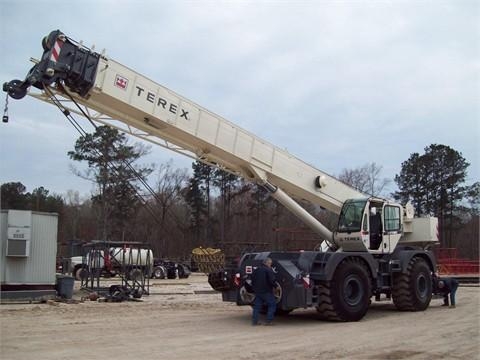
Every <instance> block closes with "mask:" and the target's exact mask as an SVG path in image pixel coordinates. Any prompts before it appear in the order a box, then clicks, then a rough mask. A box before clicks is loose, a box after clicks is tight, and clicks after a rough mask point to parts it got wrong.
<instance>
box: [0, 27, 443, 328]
mask: <svg viewBox="0 0 480 360" xmlns="http://www.w3.org/2000/svg"><path fill="white" fill-rule="evenodd" d="M42 46H43V54H42V57H41V60H39V61H38V62H37V63H36V64H35V65H34V66H33V68H32V69H31V70H30V71H29V72H28V74H27V76H26V78H25V79H24V80H12V81H10V82H8V83H5V84H4V85H3V90H4V91H6V92H7V93H8V95H9V96H10V97H12V98H14V99H20V98H22V97H24V96H25V95H26V94H27V93H29V95H31V96H33V97H35V98H37V99H39V100H42V101H45V102H48V103H51V104H54V105H56V106H57V107H58V108H59V109H60V110H61V111H62V112H63V113H64V114H65V115H66V116H67V117H68V116H72V114H79V115H82V116H86V117H88V118H89V119H90V120H92V121H95V122H99V123H102V124H106V125H109V126H112V127H115V128H118V129H120V130H122V131H124V132H126V133H129V134H131V135H134V136H137V137H139V138H142V139H145V140H148V141H150V142H153V143H156V144H158V145H160V146H164V147H166V148H168V149H170V150H173V151H176V152H179V153H184V154H186V155H188V156H192V157H194V158H197V159H199V160H201V161H203V162H205V163H207V164H211V165H213V166H217V167H221V168H222V169H224V170H227V171H229V172H232V173H234V174H237V175H239V176H242V177H244V178H246V179H248V180H250V181H253V182H255V183H257V184H259V185H261V186H263V187H265V189H267V190H268V191H269V192H270V194H271V196H272V197H274V198H275V199H276V200H278V201H279V202H280V203H281V204H283V205H284V206H285V207H286V208H287V209H289V210H290V211H291V212H292V214H294V215H295V216H297V217H299V218H300V219H301V220H302V221H304V222H305V224H306V225H307V226H309V227H310V228H311V229H312V230H313V231H314V232H316V233H318V234H319V235H320V236H321V237H322V238H323V239H324V240H325V241H324V244H323V246H322V251H302V252H262V253H251V254H245V255H244V256H243V258H242V260H241V263H240V265H239V267H238V268H236V269H225V270H222V271H220V272H218V273H213V274H210V277H209V281H210V284H211V285H212V287H213V288H214V289H216V290H219V291H221V292H222V294H223V299H224V300H225V301H234V302H236V303H237V304H239V305H248V304H250V303H251V300H252V294H251V291H250V288H249V286H248V283H249V277H250V274H251V272H252V270H253V269H254V268H255V267H256V266H259V264H261V262H262V261H263V259H265V258H266V257H270V258H272V259H273V261H274V268H275V271H276V272H277V278H278V281H279V284H280V285H281V289H282V291H281V292H280V293H279V294H278V297H277V301H278V309H279V311H282V312H289V311H291V310H293V309H295V308H305V307H316V308H317V310H318V312H319V314H320V316H321V317H323V318H325V319H330V320H340V321H356V320H359V319H361V318H362V317H363V316H364V315H365V313H366V312H367V310H368V307H369V304H370V300H371V298H372V297H375V299H376V300H379V299H380V296H381V295H382V294H385V295H386V296H387V297H388V298H390V297H393V302H394V303H395V305H396V306H397V308H398V309H400V310H409V311H417V310H424V309H426V308H427V307H428V305H429V303H430V300H431V297H432V276H433V273H434V271H435V268H436V263H435V258H434V256H433V254H432V253H431V252H430V251H429V250H428V247H429V246H431V245H432V244H435V243H436V242H437V219H436V218H414V213H413V207H412V206H411V205H409V204H406V205H405V206H402V205H401V204H397V203H395V202H392V201H390V200H388V199H383V198H378V197H370V196H367V195H365V194H363V193H360V192H358V191H357V190H355V189H353V188H352V187H350V186H347V185H345V184H343V183H342V182H340V181H338V180H337V179H335V178H333V177H332V176H329V175H328V174H326V173H324V172H322V171H320V170H318V169H316V168H315V167H313V166H311V165H309V164H307V163H305V162H303V161H302V160H300V159H298V158H296V157H294V156H293V155H291V154H290V153H288V152H287V151H285V150H283V149H282V148H279V147H276V146H274V145H272V144H270V143H268V142H267V141H265V140H262V139H260V138H259V137H257V136H255V135H253V134H252V133H250V132H248V131H246V130H244V129H242V128H240V127H239V126H237V125H235V124H233V123H231V122H229V121H227V120H225V119H223V118H222V117H220V116H218V115H216V114H214V113H212V112H210V111H209V110H207V109H205V108H203V107H201V106H199V105H197V104H195V103H194V102H192V101H190V100H188V99H186V98H184V97H182V96H180V95H178V94H176V93H174V92H173V91H171V90H169V89H167V88H165V87H163V86H161V85H159V84H157V83H155V82H153V81H152V80H150V79H148V78H146V77H144V76H142V75H141V74H139V73H137V72H135V71H134V70H132V69H130V68H128V67H126V66H124V65H122V64H120V63H118V62H116V61H114V60H112V59H110V58H108V57H107V56H105V54H103V53H102V54H99V53H96V52H94V51H93V50H90V49H88V48H86V47H84V46H83V45H81V44H80V43H77V42H76V41H74V40H72V39H70V38H69V37H67V36H66V35H65V34H63V33H62V32H60V31H59V30H56V31H53V32H51V33H50V34H49V35H48V36H46V37H45V38H44V39H43V41H42ZM31 87H33V88H36V89H39V90H40V92H38V91H37V92H35V91H31V90H33V89H31ZM7 121H8V119H7ZM291 196H294V197H296V198H298V199H304V200H308V201H310V202H312V203H314V204H317V205H319V206H321V207H323V208H325V209H327V210H329V211H331V212H333V213H336V214H339V222H338V226H337V228H336V229H335V230H334V231H330V230H329V229H328V228H327V227H325V226H324V225H323V224H322V223H320V222H319V221H318V220H317V219H316V218H315V217H313V216H312V215H311V214H309V213H308V212H307V211H306V210H305V209H303V208H302V207H301V206H300V205H299V204H298V203H297V202H296V201H295V200H293V199H292V197H291Z"/></svg>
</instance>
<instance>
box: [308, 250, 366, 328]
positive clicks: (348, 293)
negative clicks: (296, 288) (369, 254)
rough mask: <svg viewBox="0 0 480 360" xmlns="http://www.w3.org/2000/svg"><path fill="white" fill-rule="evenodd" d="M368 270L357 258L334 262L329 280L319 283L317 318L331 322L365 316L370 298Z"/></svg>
mask: <svg viewBox="0 0 480 360" xmlns="http://www.w3.org/2000/svg"><path fill="white" fill-rule="evenodd" d="M370 279H371V278H370V274H369V271H368V269H367V268H366V266H365V264H364V263H363V262H362V261H361V260H360V259H355V258H348V259H345V260H344V261H343V262H341V263H340V265H338V267H337V269H336V270H335V274H334V275H333V279H332V280H331V281H326V282H322V283H321V284H320V286H319V304H318V306H317V311H318V313H319V317H320V318H321V319H324V320H333V321H358V320H360V319H361V318H363V317H364V316H365V314H366V313H367V310H368V306H369V303H370V297H371V292H372V290H371V280H370Z"/></svg>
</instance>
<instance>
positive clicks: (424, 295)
mask: <svg viewBox="0 0 480 360" xmlns="http://www.w3.org/2000/svg"><path fill="white" fill-rule="evenodd" d="M392 298H393V303H394V304H395V306H396V307H397V309H399V310H401V311H422V310H425V309H426V308H427V307H428V305H429V304H430V300H432V274H431V270H430V267H429V266H428V264H427V263H426V261H425V260H424V259H423V258H421V257H418V256H417V257H413V258H412V259H411V260H410V261H409V263H408V266H407V271H406V272H405V273H399V274H397V275H396V276H395V277H394V279H393V289H392Z"/></svg>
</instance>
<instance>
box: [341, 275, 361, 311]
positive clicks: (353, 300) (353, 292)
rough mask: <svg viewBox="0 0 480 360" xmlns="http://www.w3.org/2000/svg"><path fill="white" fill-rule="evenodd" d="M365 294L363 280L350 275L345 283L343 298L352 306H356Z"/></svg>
mask: <svg viewBox="0 0 480 360" xmlns="http://www.w3.org/2000/svg"><path fill="white" fill-rule="evenodd" d="M362 296H363V287H362V282H361V280H360V279H359V278H358V277H357V276H355V275H350V276H348V277H347V278H346V279H345V282H344V283H343V298H344V299H345V302H346V303H347V304H348V305H350V306H356V305H358V304H359V303H360V301H361V299H362Z"/></svg>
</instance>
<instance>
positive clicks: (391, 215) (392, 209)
mask: <svg viewBox="0 0 480 360" xmlns="http://www.w3.org/2000/svg"><path fill="white" fill-rule="evenodd" d="M400 220H401V219H400V208H399V207H398V206H390V205H387V206H385V219H384V223H385V231H399V230H400V228H401V222H400Z"/></svg>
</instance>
